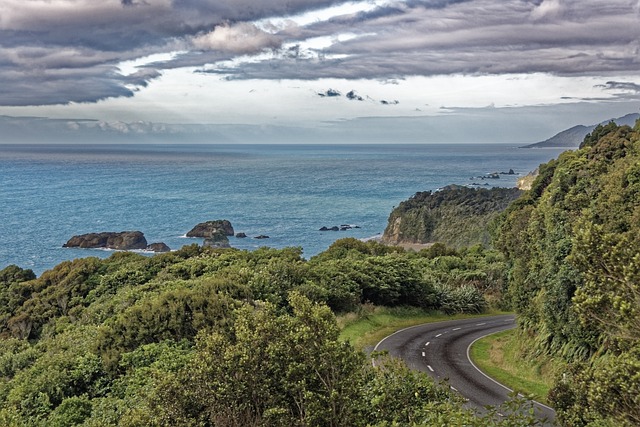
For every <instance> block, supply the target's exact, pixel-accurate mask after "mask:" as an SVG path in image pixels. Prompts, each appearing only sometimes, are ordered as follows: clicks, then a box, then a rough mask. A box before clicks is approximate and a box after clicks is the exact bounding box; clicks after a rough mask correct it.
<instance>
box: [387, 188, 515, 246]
mask: <svg viewBox="0 0 640 427" xmlns="http://www.w3.org/2000/svg"><path fill="white" fill-rule="evenodd" d="M521 194H522V191H521V190H519V189H517V188H491V189H486V188H481V189H473V188H467V187H463V186H459V185H450V186H447V187H445V188H443V189H442V190H439V191H434V192H431V191H425V192H418V193H416V194H415V195H414V196H412V197H411V198H410V199H409V200H406V201H404V202H402V203H400V205H399V206H398V207H397V208H395V209H394V210H393V211H392V212H391V215H390V216H389V221H388V225H387V228H386V229H385V231H384V234H383V236H382V242H383V243H386V244H392V245H403V244H426V243H435V242H440V243H444V244H446V245H448V246H452V247H464V246H469V245H474V244H478V243H479V244H482V245H483V246H489V242H490V237H489V233H488V230H487V226H488V224H489V223H490V221H491V220H492V219H494V218H495V216H496V215H497V214H498V213H500V212H502V211H503V210H504V209H506V208H507V206H508V205H509V203H511V202H512V201H514V200H515V199H517V198H518V197H519V196H520V195H521Z"/></svg>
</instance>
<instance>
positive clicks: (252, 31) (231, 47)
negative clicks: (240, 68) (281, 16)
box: [193, 22, 282, 54]
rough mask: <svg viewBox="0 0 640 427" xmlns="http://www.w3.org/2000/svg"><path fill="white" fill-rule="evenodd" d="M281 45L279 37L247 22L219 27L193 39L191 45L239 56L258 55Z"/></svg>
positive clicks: (199, 48) (200, 48)
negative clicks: (264, 50) (262, 51)
mask: <svg viewBox="0 0 640 427" xmlns="http://www.w3.org/2000/svg"><path fill="white" fill-rule="evenodd" d="M281 44H282V40H281V38H280V37H278V36H276V35H273V34H270V33H267V32H266V31H262V30H260V29H259V28H258V27H256V26H255V25H253V24H250V23H247V22H240V23H238V24H234V25H230V24H224V25H220V26H218V27H216V28H215V29H214V30H213V31H211V32H208V33H206V34H201V35H198V36H196V37H194V38H193V45H194V46H195V48H196V49H198V50H218V51H222V52H233V53H239V54H248V53H258V52H260V51H261V50H263V49H267V48H271V49H275V48H279V47H280V46H281Z"/></svg>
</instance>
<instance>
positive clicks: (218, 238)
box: [202, 230, 231, 248]
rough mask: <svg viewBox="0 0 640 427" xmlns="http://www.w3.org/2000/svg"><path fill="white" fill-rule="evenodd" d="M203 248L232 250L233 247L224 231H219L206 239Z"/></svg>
mask: <svg viewBox="0 0 640 427" xmlns="http://www.w3.org/2000/svg"><path fill="white" fill-rule="evenodd" d="M202 246H209V247H212V248H230V247H231V245H230V244H229V238H228V237H227V235H226V234H225V233H224V232H223V231H222V230H220V231H217V232H215V233H213V234H212V235H210V236H208V237H205V239H204V242H203V243H202Z"/></svg>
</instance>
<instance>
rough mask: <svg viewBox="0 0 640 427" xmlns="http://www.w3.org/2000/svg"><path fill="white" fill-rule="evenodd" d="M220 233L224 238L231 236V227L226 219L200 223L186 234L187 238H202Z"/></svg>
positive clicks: (232, 233)
mask: <svg viewBox="0 0 640 427" xmlns="http://www.w3.org/2000/svg"><path fill="white" fill-rule="evenodd" d="M218 231H221V232H222V233H223V234H224V235H225V236H233V235H234V231H233V226H232V225H231V223H230V222H229V221H227V220H226V219H219V220H216V221H207V222H201V223H200V224H198V225H196V226H195V227H193V228H192V229H191V231H189V232H188V233H187V237H204V238H208V237H210V236H213V235H214V234H215V233H216V232H218Z"/></svg>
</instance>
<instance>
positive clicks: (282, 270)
mask: <svg viewBox="0 0 640 427" xmlns="http://www.w3.org/2000/svg"><path fill="white" fill-rule="evenodd" d="M504 267H505V264H504V260H503V258H502V256H501V255H500V254H498V253H497V252H494V251H488V250H485V249H483V248H481V247H474V248H469V249H463V250H459V251H456V250H452V249H447V248H444V247H442V246H434V247H432V248H429V249H428V250H424V251H421V252H418V253H415V252H405V251H404V250H402V249H400V248H394V247H388V246H384V245H381V244H379V243H376V242H368V243H363V242H360V241H357V240H355V239H344V240H340V241H338V242H336V243H335V244H334V245H332V246H331V247H330V248H329V249H328V250H327V251H325V252H324V253H322V254H320V255H319V256H317V257H314V258H312V259H311V260H308V261H307V260H305V259H303V258H302V257H301V250H300V249H299V248H288V249H281V250H275V249H268V248H262V249H259V250H256V251H252V252H248V251H240V250H234V249H220V248H209V247H206V248H203V247H199V246H197V245H192V246H187V247H184V248H183V249H181V250H179V251H176V252H170V253H165V254H159V255H156V256H153V257H146V256H142V255H138V254H133V253H125V252H121V253H115V254H113V255H112V256H111V257H109V258H108V259H105V260H100V259H97V258H85V259H78V260H74V261H68V262H64V263H62V264H60V265H58V266H57V267H55V268H54V269H52V270H50V271H47V272H45V273H44V274H43V275H42V276H41V277H38V278H36V277H35V276H34V275H33V273H32V272H31V271H29V270H23V269H20V268H19V267H16V266H9V267H7V268H5V269H4V270H2V271H0V299H1V300H2V304H1V305H0V319H1V321H0V425H6V426H72V425H82V426H110V425H111V426H116V425H118V426H166V425H181V426H213V425H215V426H236V425H243V426H245V425H249V426H251V425H254V426H278V425H283V426H284V425H286V426H318V425H326V426H339V425H345V426H346V425H348V426H366V425H372V426H373V425H376V426H387V425H389V426H390V425H425V426H429V425H440V424H442V422H443V420H446V422H450V423H453V424H467V425H471V426H474V425H477V426H480V425H496V426H498V425H507V423H516V424H508V425H535V420H531V419H529V418H527V417H526V416H524V415H522V414H520V413H516V414H514V415H512V416H510V417H508V418H502V417H500V416H498V415H496V414H495V413H489V414H488V415H485V416H483V417H476V415H475V414H474V413H473V411H470V410H468V409H464V408H463V407H462V406H461V401H460V399H459V398H458V397H457V396H456V395H455V394H452V393H451V392H450V391H449V390H448V388H447V387H442V386H440V385H437V384H435V383H434V382H433V381H432V380H431V379H430V378H429V377H427V376H426V375H424V374H420V373H416V372H411V371H409V370H408V369H407V368H406V367H404V366H402V365H401V364H399V363H398V362H397V361H391V360H388V361H385V360H380V363H377V364H376V367H373V366H372V365H371V363H369V362H368V361H367V360H366V357H365V356H364V354H363V353H362V352H360V351H358V350H356V349H355V348H354V347H353V346H352V345H351V344H349V343H345V342H344V339H343V338H341V337H340V335H339V332H340V330H339V328H338V323H337V321H336V317H335V315H334V313H340V315H341V318H342V319H348V318H351V317H353V316H357V314H349V313H354V312H360V314H362V313H363V312H364V311H370V312H371V313H372V314H374V317H375V314H379V313H380V312H384V311H385V310H386V311H387V313H393V314H394V315H395V316H398V317H403V316H406V317H407V318H412V321H415V316H416V314H418V313H419V314H420V315H421V316H424V315H425V313H439V314H438V316H440V317H442V316H444V315H445V314H443V312H446V313H479V312H482V311H484V310H486V308H487V307H489V306H490V305H495V304H497V303H498V302H499V301H500V300H501V292H502V290H503V288H506V272H505V269H504ZM485 295H486V296H487V298H485V297H484V296H485ZM457 299H459V300H460V301H458V300H457ZM373 304H376V307H377V306H383V305H384V306H386V308H372V309H368V308H362V307H374V306H373ZM403 313H404V314H403ZM347 329H348V328H347Z"/></svg>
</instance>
